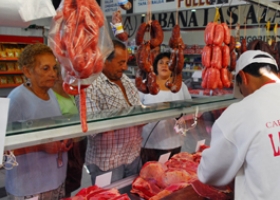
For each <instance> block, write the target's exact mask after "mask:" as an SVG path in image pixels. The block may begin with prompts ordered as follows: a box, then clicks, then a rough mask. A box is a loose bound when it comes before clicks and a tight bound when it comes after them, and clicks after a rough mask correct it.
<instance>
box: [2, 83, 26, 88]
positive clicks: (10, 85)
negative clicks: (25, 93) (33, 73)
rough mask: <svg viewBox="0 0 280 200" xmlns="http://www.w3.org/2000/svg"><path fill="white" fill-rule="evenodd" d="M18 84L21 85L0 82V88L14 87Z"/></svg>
mask: <svg viewBox="0 0 280 200" xmlns="http://www.w3.org/2000/svg"><path fill="white" fill-rule="evenodd" d="M19 85H21V84H15V83H11V84H3V85H2V84H1V85H0V88H14V87H17V86H19Z"/></svg>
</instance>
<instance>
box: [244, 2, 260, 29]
mask: <svg viewBox="0 0 280 200" xmlns="http://www.w3.org/2000/svg"><path fill="white" fill-rule="evenodd" d="M246 19H247V20H246V21H247V23H248V20H252V23H251V24H257V23H258V21H257V18H256V14H255V10H254V5H251V6H250V8H249V10H248V13H247V17H246Z"/></svg>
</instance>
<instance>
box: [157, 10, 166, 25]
mask: <svg viewBox="0 0 280 200" xmlns="http://www.w3.org/2000/svg"><path fill="white" fill-rule="evenodd" d="M166 18H167V13H159V15H158V21H159V23H160V25H161V26H162V27H166V26H167V21H166Z"/></svg>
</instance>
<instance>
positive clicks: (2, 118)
mask: <svg viewBox="0 0 280 200" xmlns="http://www.w3.org/2000/svg"><path fill="white" fill-rule="evenodd" d="M9 104H10V99H8V98H0V110H1V112H0V165H1V164H2V160H3V153H4V142H5V136H6V129H7V122H8V110H9Z"/></svg>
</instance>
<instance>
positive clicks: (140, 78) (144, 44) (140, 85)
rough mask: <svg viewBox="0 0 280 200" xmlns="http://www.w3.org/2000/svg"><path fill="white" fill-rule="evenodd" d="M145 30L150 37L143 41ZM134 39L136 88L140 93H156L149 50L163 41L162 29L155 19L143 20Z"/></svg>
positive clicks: (154, 76) (157, 87)
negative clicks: (136, 67)
mask: <svg viewBox="0 0 280 200" xmlns="http://www.w3.org/2000/svg"><path fill="white" fill-rule="evenodd" d="M147 32H149V33H150V35H149V36H150V39H149V40H147V41H145V40H144V36H145V34H146V33H147ZM135 40H136V45H137V46H138V49H137V53H136V64H137V66H138V70H137V72H136V76H135V85H136V88H137V89H138V90H139V91H140V92H142V93H145V94H148V93H150V94H152V95H156V94H157V93H158V92H159V90H160V89H159V85H158V84H157V83H156V74H155V73H154V70H153V67H152V63H153V60H154V58H153V55H152V54H151V53H150V50H151V49H153V48H155V47H158V46H160V44H161V43H162V41H163V31H162V28H161V25H160V23H159V22H158V21H157V20H153V21H148V22H147V23H146V22H143V23H142V24H141V25H140V26H139V28H138V31H137V34H136V38H135ZM145 78H146V80H145V82H144V79H145Z"/></svg>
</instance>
